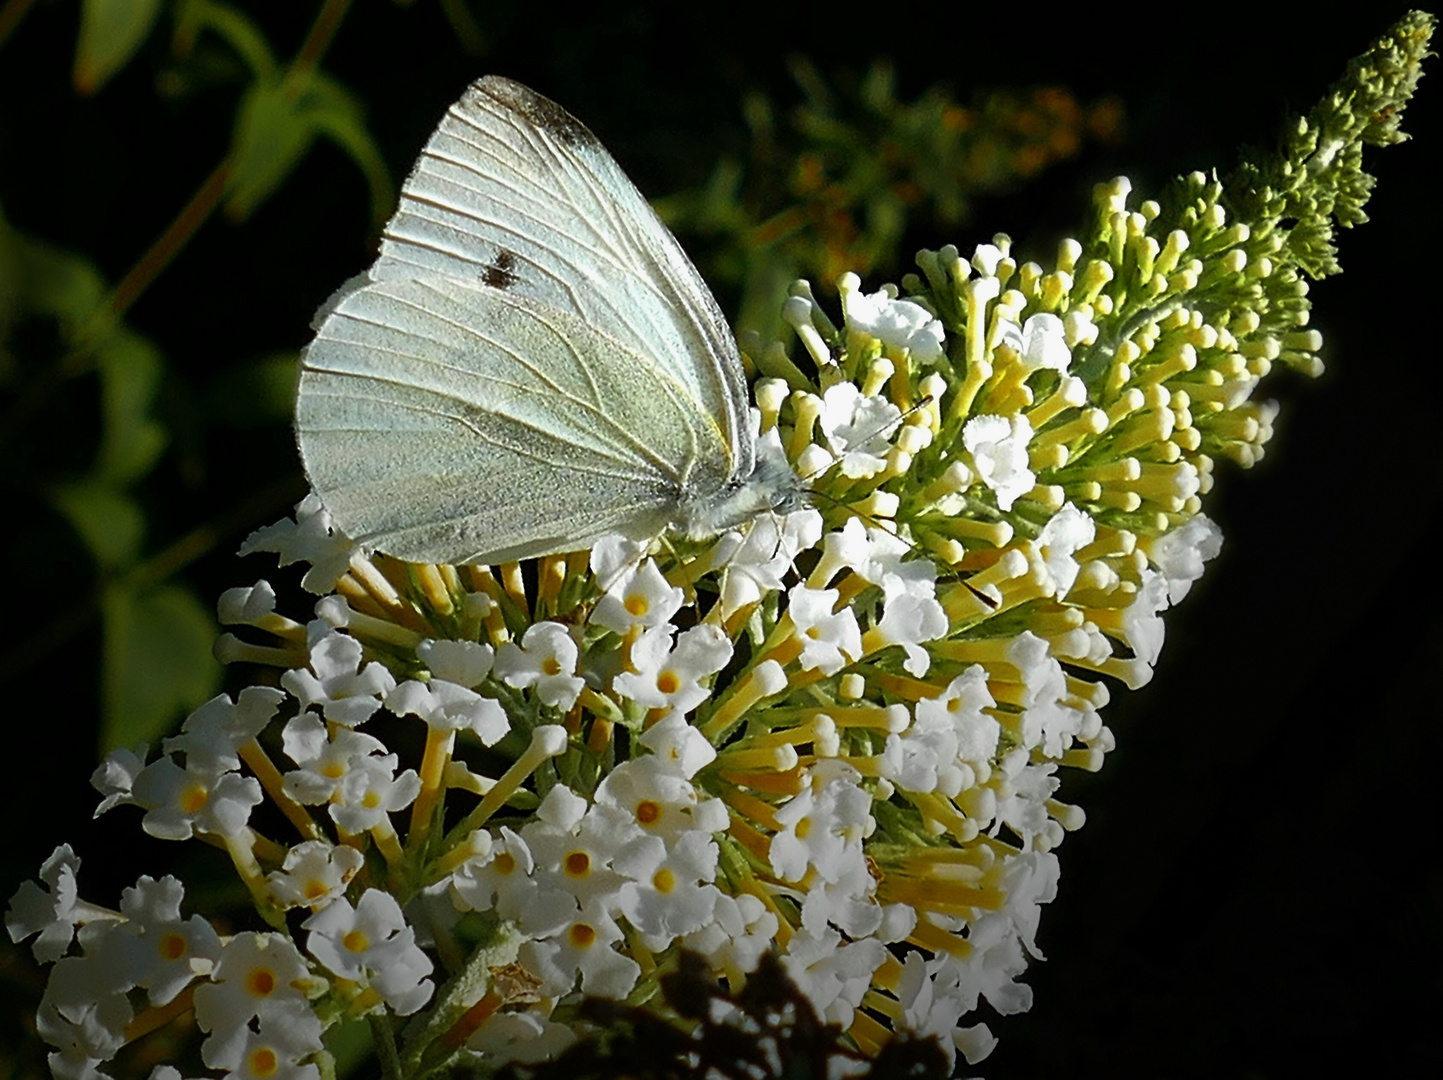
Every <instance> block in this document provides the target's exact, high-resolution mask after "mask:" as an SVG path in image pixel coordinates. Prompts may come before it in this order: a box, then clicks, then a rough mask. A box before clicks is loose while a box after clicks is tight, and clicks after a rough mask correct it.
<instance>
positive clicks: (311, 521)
mask: <svg viewBox="0 0 1443 1080" xmlns="http://www.w3.org/2000/svg"><path fill="white" fill-rule="evenodd" d="M355 550H356V545H355V544H354V543H353V542H352V541H351V539H350V538H349V537H347V536H345V535H344V534H343V533H342V532H341V531H340V530H339V529H334V528H332V526H331V515H330V514H328V513H326V511H325V508H324V507H322V506H321V500H320V497H319V496H318V495H316V494H315V493H314V492H312V493H311V494H309V495H307V496H306V497H305V498H304V499H302V500H301V502H300V505H298V506H297V507H296V520H295V521H291V520H290V519H289V518H287V519H286V520H284V521H278V522H276V523H275V524H274V525H266V526H265V527H263V528H260V529H257V530H256V531H255V532H253V533H251V534H250V535H249V536H247V537H246V539H245V543H243V544H241V546H240V552H239V554H241V555H250V554H252V553H253V552H257V551H274V552H276V553H277V554H278V555H279V556H280V559H279V560H278V562H279V563H280V565H281V566H289V565H290V564H291V563H294V562H308V563H310V564H311V568H310V569H309V570H307V571H306V575H305V577H303V578H301V587H302V588H303V589H305V590H306V591H307V592H311V593H315V594H316V595H317V596H319V595H321V594H322V593H327V592H330V591H331V589H333V588H335V585H336V582H337V581H339V580H340V579H341V575H342V574H344V573H345V572H346V571H347V570H348V569H349V568H350V565H351V555H352V554H353V553H354V552H355Z"/></svg>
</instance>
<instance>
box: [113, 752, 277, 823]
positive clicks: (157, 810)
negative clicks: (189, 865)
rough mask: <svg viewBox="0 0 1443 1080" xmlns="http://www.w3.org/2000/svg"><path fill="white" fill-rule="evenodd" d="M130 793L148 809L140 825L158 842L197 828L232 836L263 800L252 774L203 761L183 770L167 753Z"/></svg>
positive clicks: (149, 766)
mask: <svg viewBox="0 0 1443 1080" xmlns="http://www.w3.org/2000/svg"><path fill="white" fill-rule="evenodd" d="M134 794H135V802H136V804H137V805H139V806H141V807H143V808H144V809H145V811H146V814H145V817H144V818H143V819H142V820H141V828H143V829H144V830H145V831H146V832H148V833H149V834H150V835H151V836H155V837H159V838H160V839H162V840H189V839H190V838H191V836H193V835H194V834H195V833H197V832H202V833H210V834H212V835H215V836H236V835H238V834H239V833H240V831H241V829H243V828H245V825H246V823H247V822H248V821H249V820H250V814H251V811H252V810H253V809H255V808H256V807H257V806H259V805H260V804H261V803H262V802H264V801H265V795H264V794H263V793H262V792H261V786H260V783H259V782H258V781H257V780H256V779H255V777H252V776H241V774H240V773H238V772H219V771H217V770H216V769H214V768H210V767H207V763H206V762H204V761H201V760H197V761H195V762H194V763H192V762H190V761H187V762H186V764H185V768H181V767H180V766H179V765H177V764H176V763H175V762H174V761H173V760H171V759H170V758H168V757H162V758H157V759H156V760H155V761H152V762H151V763H150V764H149V765H147V766H146V767H145V768H144V769H143V770H141V773H140V775H139V776H137V777H136V778H135V788H134Z"/></svg>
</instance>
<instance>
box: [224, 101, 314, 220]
mask: <svg viewBox="0 0 1443 1080" xmlns="http://www.w3.org/2000/svg"><path fill="white" fill-rule="evenodd" d="M315 137H316V131H315V128H314V127H313V126H312V125H311V123H310V122H309V120H308V118H307V116H306V114H305V110H304V107H303V106H302V105H301V102H300V100H299V99H298V98H295V97H293V96H292V95H291V94H289V93H287V92H286V91H285V90H284V89H283V88H282V87H281V86H280V85H278V84H263V83H257V84H255V85H253V86H251V87H250V89H248V90H247V91H246V94H245V97H244V98H243V99H242V100H241V106H240V112H239V114H238V115H237V117H236V129H235V138H234V141H233V142H232V144H231V162H232V165H233V168H234V172H233V174H232V176H231V186H230V195H229V198H228V199H227V201H226V207H225V210H226V214H227V215H228V216H229V217H230V218H231V220H233V221H243V220H245V219H246V218H248V217H249V216H250V215H251V214H252V213H254V212H255V209H256V207H258V206H259V205H260V204H261V203H263V202H265V201H266V199H268V198H270V197H271V195H272V194H273V193H274V192H275V190H276V189H277V188H279V187H280V186H281V184H282V183H284V182H285V179H286V177H287V176H289V175H290V173H291V170H292V169H294V168H295V167H296V164H297V162H299V161H300V160H301V158H302V157H303V156H304V155H305V152H306V151H307V150H308V149H310V145H311V142H312V140H313V139H314V138H315Z"/></svg>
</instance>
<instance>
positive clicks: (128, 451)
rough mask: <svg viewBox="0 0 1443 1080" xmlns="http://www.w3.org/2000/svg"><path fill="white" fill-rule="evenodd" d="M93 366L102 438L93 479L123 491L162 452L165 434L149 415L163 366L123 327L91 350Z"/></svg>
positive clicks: (148, 347)
mask: <svg viewBox="0 0 1443 1080" xmlns="http://www.w3.org/2000/svg"><path fill="white" fill-rule="evenodd" d="M96 361H97V363H98V365H99V368H100V379H101V395H100V406H101V417H102V423H103V428H102V432H103V433H102V435H101V439H100V450H99V453H98V454H97V455H96V461H95V475H96V477H97V479H98V480H100V481H102V482H105V483H110V484H115V485H117V486H123V485H125V484H129V483H133V482H134V481H136V480H139V479H140V478H141V477H143V476H145V475H146V473H148V472H150V469H151V467H152V466H153V465H154V464H155V460H156V458H158V457H159V456H160V453H161V451H162V450H164V449H165V444H166V442H167V438H168V437H167V434H166V430H165V428H164V427H163V426H161V425H160V424H158V423H157V422H156V421H155V420H154V419H153V418H152V417H151V415H150V408H151V405H152V403H153V402H154V400H155V393H156V390H157V389H158V388H159V386H160V378H161V375H162V374H163V373H164V363H163V361H162V359H161V356H160V353H159V352H158V351H157V350H156V349H155V347H154V346H153V345H151V344H150V342H148V341H147V340H145V339H144V338H142V337H141V336H140V335H138V334H135V333H133V332H131V331H129V330H126V329H124V328H123V327H119V328H117V329H116V330H115V331H113V332H112V333H111V334H110V336H109V337H107V338H106V339H105V341H104V343H103V344H102V345H101V346H100V347H99V348H98V349H97V355H96Z"/></svg>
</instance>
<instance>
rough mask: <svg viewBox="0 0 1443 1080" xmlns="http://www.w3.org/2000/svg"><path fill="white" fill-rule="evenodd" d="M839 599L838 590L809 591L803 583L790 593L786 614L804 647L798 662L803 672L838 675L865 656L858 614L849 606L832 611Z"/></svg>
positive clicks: (794, 587)
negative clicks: (817, 671)
mask: <svg viewBox="0 0 1443 1080" xmlns="http://www.w3.org/2000/svg"><path fill="white" fill-rule="evenodd" d="M839 596H840V593H838V591H837V590H836V589H809V588H808V587H807V586H806V585H802V584H798V585H794V586H792V588H791V591H790V592H788V593H787V614H789V615H790V616H791V617H792V623H793V625H794V626H795V627H796V630H795V634H796V639H797V640H798V641H799V642H800V643H801V646H802V655H801V658H800V660H799V661H798V662H799V663H800V664H801V666H802V670H804V671H811V670H813V669H820V670H821V672H822V674H824V675H835V674H836V673H837V672H839V671H841V670H842V668H844V667H846V666H847V665H848V664H850V663H851V662H853V661H854V660H857V659H858V658H859V657H860V656H861V655H862V631H861V628H860V627H859V626H858V625H857V616H856V613H855V612H853V611H852V609H851V608H849V607H844V608H843V609H842V610H841V611H835V612H834V611H833V610H832V608H833V607H834V606H835V605H836V603H837V599H838V597H839Z"/></svg>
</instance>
